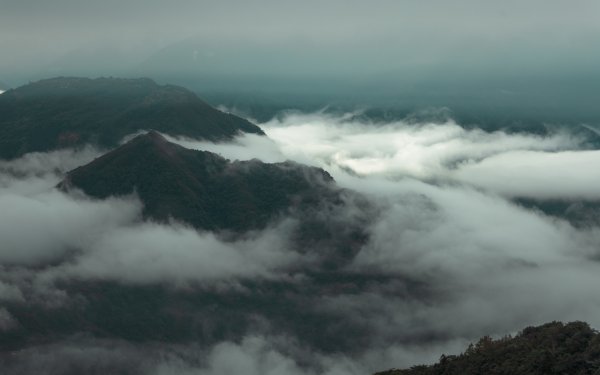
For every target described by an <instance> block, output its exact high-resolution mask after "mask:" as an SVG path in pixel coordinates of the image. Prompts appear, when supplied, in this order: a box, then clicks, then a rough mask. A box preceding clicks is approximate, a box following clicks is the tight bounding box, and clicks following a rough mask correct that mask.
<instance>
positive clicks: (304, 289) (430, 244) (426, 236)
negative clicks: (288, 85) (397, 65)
mask: <svg viewBox="0 0 600 375" xmlns="http://www.w3.org/2000/svg"><path fill="white" fill-rule="evenodd" d="M261 127H262V128H263V129H264V130H265V132H266V133H267V134H268V135H269V137H271V139H267V138H265V137H258V136H253V135H245V136H240V137H238V138H237V139H235V140H234V141H233V142H230V143H217V144H213V143H210V142H198V141H193V140H189V139H181V138H170V139H171V140H174V141H175V142H177V143H179V144H181V145H183V146H184V147H188V148H193V149H201V150H207V151H212V152H216V153H219V154H221V155H223V156H224V157H226V158H229V159H232V160H248V159H252V158H259V159H261V160H263V161H265V162H279V161H282V160H285V159H292V160H295V161H298V162H302V163H306V164H310V165H315V166H320V167H323V168H325V169H326V170H327V171H328V172H330V173H331V174H332V175H333V176H334V177H335V179H336V181H337V183H338V184H339V185H340V186H342V187H344V188H347V189H350V190H352V191H355V192H357V193H358V194H359V195H360V196H361V199H357V200H352V199H347V200H346V201H345V202H344V206H343V208H336V209H335V210H331V211H323V212H322V213H321V215H322V217H321V218H320V219H321V221H320V222H335V223H340V222H342V221H340V220H342V219H341V218H343V220H345V221H343V223H346V222H347V223H348V225H350V224H354V225H357V226H360V227H362V228H364V229H365V232H366V234H367V236H366V238H365V239H364V242H363V243H361V244H360V245H359V246H357V252H356V254H352V255H353V257H352V258H351V259H349V261H348V262H345V263H343V265H341V266H339V267H340V268H339V269H334V270H330V271H328V272H331V273H326V272H325V273H324V274H323V275H318V274H317V275H315V274H316V273H318V272H320V270H317V269H315V268H314V267H313V266H314V262H313V261H314V254H315V253H317V254H318V253H319V251H321V250H322V249H320V248H318V246H321V244H320V243H318V242H317V243H315V244H314V246H315V249H312V253H311V254H305V253H300V252H296V251H295V250H294V249H295V248H294V246H293V244H292V242H291V241H293V239H294V238H293V235H292V233H294V229H295V228H296V226H297V225H298V223H297V222H296V221H295V220H293V219H290V218H287V219H286V218H284V219H283V220H282V221H280V222H278V223H274V224H273V225H272V226H270V227H268V228H266V229H264V230H262V231H256V232H250V233H247V234H246V235H244V236H240V237H237V238H235V239H226V238H224V237H223V236H221V235H216V234H213V233H206V232H198V231H196V230H194V229H192V228H189V227H186V226H185V225H182V224H181V223H177V222H172V223H154V222H144V221H142V219H141V217H140V210H141V204H140V202H139V201H137V200H136V198H135V197H134V196H132V197H123V198H119V199H116V198H114V199H108V200H104V201H97V200H91V199H89V198H86V197H84V196H79V195H77V194H74V195H73V194H71V195H68V194H64V193H62V192H59V191H56V190H54V189H53V188H52V187H53V186H54V185H55V184H56V182H57V181H58V180H60V178H61V176H62V173H64V172H63V171H64V170H65V169H66V168H67V167H66V166H67V165H68V167H72V166H73V165H78V164H77V163H78V162H81V161H82V160H84V159H86V158H87V159H89V158H90V157H91V158H93V157H94V156H93V155H95V154H94V152H90V153H89V154H85V155H87V156H85V157H81V158H80V157H77V156H73V155H75V154H69V152H66V153H65V154H61V155H63V156H65V155H66V156H65V159H61V157H62V156H60V155H58V154H55V158H54V159H52V157H49V158H47V160H48V162H47V163H46V162H44V154H39V155H37V156H35V157H34V156H32V155H30V156H27V158H25V159H20V160H19V161H16V162H11V163H4V164H2V165H1V167H0V205H1V206H2V207H3V210H2V212H0V224H1V225H0V237H1V238H3V243H2V244H1V245H0V249H1V251H0V262H1V263H2V264H3V267H4V268H3V271H5V272H2V277H1V278H0V302H2V303H4V304H6V306H7V307H6V308H4V307H3V308H4V309H5V310H4V311H6V314H5V315H6V316H5V318H6V319H4V320H5V321H6V322H8V323H6V326H7V327H17V326H18V324H19V321H18V316H17V315H15V314H13V312H12V310H11V308H12V307H11V306H13V305H14V304H19V303H20V304H23V303H30V302H25V301H29V300H32V301H33V300H35V299H34V298H32V296H34V295H39V294H44V293H45V295H46V296H49V295H52V296H56V297H52V298H50V299H51V300H59V299H60V298H65V299H66V300H68V299H69V298H73V296H71V295H69V293H68V291H65V292H63V294H60V292H62V290H61V285H62V284H61V283H63V282H65V281H67V282H68V281H73V280H76V281H84V282H87V281H90V280H92V281H97V280H101V281H106V282H113V283H117V284H127V285H128V286H130V287H140V286H144V285H157V284H161V285H163V284H166V285H169V286H176V287H185V288H182V289H186V288H188V289H190V290H194V291H195V292H194V293H200V294H195V296H200V295H201V293H202V287H204V286H206V285H214V284H215V283H219V282H228V281H233V282H236V281H240V282H241V283H244V282H246V284H244V291H243V296H245V297H247V298H250V299H251V300H253V301H257V302H256V303H257V304H258V305H260V303H262V302H260V301H264V300H265V299H266V300H269V301H270V303H271V304H273V306H275V307H273V309H270V308H267V307H264V306H263V307H262V310H261V309H260V308H256V309H253V308H254V307H255V306H254V305H253V307H252V308H250V307H246V306H245V305H243V302H240V305H239V306H244V307H243V308H240V310H239V311H235V312H234V313H232V312H231V310H227V313H228V314H229V315H227V314H225V313H223V317H219V319H223V320H224V322H223V323H227V325H234V324H236V323H239V321H250V322H252V324H249V325H248V326H244V325H242V327H245V328H244V329H245V331H240V332H236V333H235V334H233V333H232V334H231V337H225V338H220V339H219V340H217V341H216V342H213V341H211V342H210V344H206V343H203V342H198V343H188V344H185V345H183V344H181V345H180V344H173V346H170V347H168V348H166V347H160V348H156V347H155V348H152V349H150V348H149V347H143V348H136V349H134V348H132V347H131V346H128V345H129V344H127V343H124V342H119V344H118V345H121V347H123V348H127V349H123V350H124V351H126V352H129V351H130V353H133V354H131V355H132V358H138V359H140V361H139V363H138V362H135V361H134V362H135V363H137V364H135V365H132V366H134V367H135V366H138V365H139V366H138V367H135V369H141V370H139V371H140V373H151V374H152V373H154V374H164V375H167V374H175V373H177V374H187V373H189V374H192V373H194V374H196V373H198V374H217V373H219V374H227V373H234V372H235V373H237V372H240V371H242V372H245V373H250V374H254V373H256V374H259V373H261V374H279V373H286V374H303V375H309V374H311V375H312V374H332V375H333V374H342V373H349V374H365V373H369V372H374V371H376V370H383V369H386V368H390V367H407V366H410V365H413V364H417V363H422V362H431V361H434V360H435V359H437V358H438V357H439V355H440V354H441V353H457V352H459V351H460V350H462V349H464V347H465V346H466V345H467V343H468V342H469V341H472V340H476V339H477V338H478V337H480V336H482V335H486V334H492V335H499V336H500V335H504V334H507V333H514V332H516V331H517V330H519V329H522V328H523V327H525V326H527V325H532V324H540V323H543V322H547V321H551V320H585V321H588V322H589V323H591V324H592V325H593V326H595V327H600V320H599V319H598V316H600V301H599V300H598V298H597V297H596V295H597V291H596V289H597V288H595V285H597V284H598V282H600V276H598V275H600V263H599V262H598V261H597V259H598V257H599V254H600V252H599V251H598V249H599V248H600V228H598V227H597V225H596V224H594V223H590V224H589V225H587V226H585V227H574V226H573V225H571V224H570V223H569V222H568V221H566V220H564V219H563V218H561V217H552V216H548V215H546V214H544V213H542V212H541V211H539V210H532V209H529V208H527V207H524V206H522V205H519V204H517V203H515V201H514V198H519V197H526V198H533V199H536V200H547V199H563V200H571V201H573V202H580V203H581V202H583V203H582V204H586V202H587V201H592V200H596V199H598V198H600V196H599V195H598V194H599V193H598V192H596V191H595V186H597V185H598V184H597V182H600V178H599V175H598V173H597V172H596V169H597V168H596V169H594V167H593V166H594V165H595V164H597V163H596V160H597V159H598V158H599V157H600V156H599V154H598V151H596V150H590V149H586V147H588V146H586V145H587V143H586V141H587V140H586V139H584V138H582V136H581V135H573V134H571V133H569V132H568V131H567V130H564V131H556V132H549V133H548V134H547V135H544V136H541V135H535V134H528V133H514V134H513V133H506V132H502V131H496V132H485V131H483V130H477V129H472V130H469V129H464V128H462V127H461V126H459V125H458V124H456V123H454V122H452V121H448V122H445V123H442V124H427V123H417V124H413V123H408V122H402V121H398V122H394V123H390V124H370V123H364V122H360V121H358V120H356V116H354V114H348V115H345V116H334V115H330V114H324V113H317V114H290V115H284V116H281V117H278V118H277V119H274V120H272V121H270V122H268V123H265V124H262V125H261ZM69 155H70V156H69ZM78 155H82V154H78ZM28 158H29V159H28ZM53 160H54V161H53ZM75 160H79V161H78V162H76V161H75ZM357 196H358V195H357ZM360 202H368V204H361V203H360ZM340 207H342V206H340ZM369 210H371V211H369ZM373 212H375V213H373ZM343 223H342V224H343ZM342 224H340V225H339V226H340V227H344V225H345V224H344V225H342ZM329 250H330V249H329ZM329 250H328V251H329ZM338 250H339V251H344V249H338ZM42 265H43V267H41V266H42ZM332 275H333V276H332ZM319 277H321V279H319ZM252 283H256V284H252ZM260 283H262V284H260ZM270 283H271V284H270ZM257 285H258V286H257ZM198 286H200V287H199V288H197V287H198ZM44 288H46V289H44ZM32 290H36V291H37V292H36V293H38V294H35V293H34V292H33V291H32ZM52 293H55V294H52ZM211 293H222V294H219V296H223V298H225V297H227V298H229V299H228V300H229V301H236V300H237V298H238V297H240V294H235V293H237V291H236V292H232V289H231V288H223V289H222V290H220V291H214V290H213V291H212V292H211ZM61 296H62V297H61ZM213 297H214V296H212V297H211V298H213ZM36 298H39V297H36ZM11 304H13V305H11ZM232 306H234V307H231V306H228V307H227V308H228V309H234V308H236V306H238V305H235V304H233V305H232ZM299 306H301V307H302V311H301V312H298V311H297V310H298V309H299ZM278 308H279V309H281V310H277V309H278ZM246 309H247V310H246ZM1 311H2V310H0V316H2V312H1ZM281 316H284V317H285V319H283V318H281ZM11 319H12V320H11ZM279 319H282V320H279ZM310 319H315V320H310ZM282 321H285V323H282ZM10 322H13V323H14V325H10V324H9V323H10ZM258 322H260V323H258ZM306 322H313V323H314V322H331V324H330V325H326V324H325V325H324V326H323V327H321V326H319V327H317V328H314V329H313V330H314V331H317V330H319V329H321V328H323V330H325V331H326V332H312V331H311V330H308V331H311V332H307V329H306V327H307V324H308V326H310V327H312V325H311V324H309V323H306ZM13 323H11V324H13ZM207 324H208V323H207ZM11 329H12V328H11ZM274 333H276V334H277V335H279V336H277V335H275V334H274ZM320 334H321V335H329V336H330V337H327V340H328V342H327V343H322V342H321V344H322V345H321V346H319V343H320V341H319V340H321V338H322V337H323V336H319V335H320ZM311 335H312V336H311ZM329 340H330V341H329ZM333 342H335V344H336V345H332V344H331V343H333ZM196 344H197V346H196ZM56 345H57V346H55V347H45V348H41V347H38V348H37V349H35V348H29V349H23V350H22V351H20V352H19V354H17V356H16V357H15V358H30V357H31V356H33V354H32V353H38V354H40V353H42V354H43V353H46V354H45V355H41V356H40V357H39V358H42V359H44V358H45V359H46V360H48V361H50V358H51V356H50V354H48V353H54V354H53V355H54V356H58V357H60V358H63V359H65V361H73V362H74V363H79V361H84V362H85V363H88V362H86V361H88V360H89V359H88V358H91V357H93V355H91V354H90V353H100V354H98V355H97V356H96V358H100V357H102V358H106V361H108V362H110V361H111V360H113V359H114V357H113V356H114V355H117V354H116V352H115V351H111V350H109V349H108V347H107V344H106V343H99V342H98V341H93V342H87V343H85V344H82V343H79V344H72V343H62V344H60V345H59V344H58V343H57V344H56ZM111 345H112V344H111ZM144 345H150V344H147V343H146V344H144ZM328 345H329V346H328ZM108 346H110V345H108ZM98 347H100V349H99V348H98ZM331 347H336V348H338V350H337V351H332V350H331ZM65 348H66V349H65ZM78 348H79V349H78ZM36 350H37V352H36ZM77 350H80V351H79V352H78V351H77ZM27 353H29V354H27ZM74 353H75V354H74ZM90 356H91V357H90ZM111 358H113V359H111ZM142 358H152V360H151V361H150V362H149V363H146V364H144V365H142V364H141V362H142V360H141V359H142ZM17 362H18V361H17ZM113 362H114V363H118V364H123V365H124V363H125V362H121V361H120V360H114V361H113ZM37 363H41V362H39V361H38V362H37ZM13 365H14V366H17V365H16V364H14V361H13ZM19 366H25V365H24V364H19ZM57 366H58V365H57ZM81 366H82V367H80V368H82V369H89V367H86V366H87V365H81ZM107 366H108V365H107ZM124 366H125V365H124ZM11 368H19V367H18V366H17V367H11ZM23 368H25V367H23ZM31 368H33V367H31ZM36 368H38V367H36ZM39 368H42V369H43V368H44V367H43V366H41V365H40V366H39ZM48 368H51V367H48ZM57 368H60V367H57ZM98 368H99V369H100V368H112V367H110V366H108V367H102V366H99V367H98ZM136 371H137V370H136ZM92 372H93V371H92ZM8 373H10V372H8ZM13 373H18V371H13ZM41 373H43V371H42V372H41ZM134 373H135V372H134Z"/></svg>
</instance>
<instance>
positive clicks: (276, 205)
mask: <svg viewBox="0 0 600 375" xmlns="http://www.w3.org/2000/svg"><path fill="white" fill-rule="evenodd" d="M59 186H60V188H62V189H69V188H73V187H75V188H79V189H81V190H83V192H85V193H86V194H87V195H89V196H92V197H96V198H101V199H102V198H107V197H109V196H123V195H128V194H133V193H135V194H137V196H138V197H139V199H140V200H141V201H142V202H143V204H144V211H143V213H144V216H145V217H147V218H151V219H153V220H158V221H167V220H169V219H175V220H178V221H181V222H184V223H187V224H189V225H192V226H194V227H195V228H198V229H205V230H232V231H244V230H249V229H257V228H262V227H264V226H265V225H266V224H267V223H268V222H269V221H271V220H273V219H275V218H276V217H277V216H278V214H281V213H283V212H284V211H286V210H289V209H292V208H298V209H305V208H306V207H309V206H311V205H316V204H318V203H319V202H320V201H321V200H322V199H325V198H326V197H327V199H332V198H333V197H335V195H336V188H335V184H334V181H333V179H332V178H331V176H330V175H329V174H328V173H327V172H325V171H323V170H321V169H319V168H314V167H307V166H303V165H300V164H296V163H293V162H284V163H274V164H267V163H262V162H260V161H258V160H250V161H234V162H230V161H229V160H227V159H224V158H223V157H221V156H219V155H217V154H214V153H211V152H205V151H197V150H190V149H186V148H184V147H181V146H179V145H176V144H174V143H170V142H168V141H167V140H166V139H165V138H164V137H163V136H162V135H160V134H159V133H158V132H156V131H151V132H148V133H146V134H144V135H139V136H137V137H135V138H134V139H132V140H131V141H129V142H128V143H126V144H125V145H123V146H121V147H118V148H117V149H115V150H113V151H111V152H108V153H107V154H105V155H103V156H102V157H99V158H98V159H96V160H94V161H92V162H91V163H89V164H87V165H85V166H82V167H79V168H77V169H75V170H73V171H71V172H69V173H68V174H67V177H66V178H65V180H64V181H63V182H62V183H61V184H60V185H59Z"/></svg>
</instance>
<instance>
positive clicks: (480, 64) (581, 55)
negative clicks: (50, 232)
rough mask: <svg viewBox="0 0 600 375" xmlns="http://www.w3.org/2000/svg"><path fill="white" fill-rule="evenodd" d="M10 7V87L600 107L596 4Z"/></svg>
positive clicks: (4, 16) (6, 72)
mask: <svg viewBox="0 0 600 375" xmlns="http://www.w3.org/2000/svg"><path fill="white" fill-rule="evenodd" d="M0 6H1V8H2V12H0V51H1V52H2V59H1V61H0V81H2V82H4V85H5V86H17V85H20V84H23V83H26V82H28V81H30V80H36V79H40V78H48V77H51V76H56V75H86V76H106V75H116V76H127V77H136V76H149V77H151V78H155V79H157V80H159V81H161V82H171V83H177V84H182V85H184V86H186V87H190V88H192V89H194V90H196V91H204V92H209V91H227V92H250V93H255V92H271V93H272V92H286V93H302V94H304V95H314V94H317V93H319V92H320V93H329V94H332V95H334V96H335V95H337V96H341V95H344V96H362V97H367V96H375V97H378V98H380V99H381V98H388V99H389V98H390V97H398V96H400V95H405V96H410V97H413V98H414V97H419V98H421V99H423V100H430V102H431V103H433V104H434V105H439V104H440V103H441V104H444V103H449V102H451V99H452V97H453V96H459V97H460V98H461V99H465V98H471V99H473V97H477V96H484V97H485V96H486V95H487V96H491V97H492V99H493V100H496V101H502V100H504V101H508V102H509V103H513V104H514V103H517V104H518V103H520V102H522V101H523V100H534V101H535V100H536V98H537V102H539V103H543V102H544V100H545V101H546V102H547V101H548V97H549V96H550V97H551V98H552V100H553V104H554V103H555V102H556V101H559V100H562V101H563V102H565V103H563V104H565V105H567V104H569V103H570V104H571V105H572V106H573V108H575V107H577V106H578V107H577V108H580V109H581V108H585V109H586V110H590V108H589V106H587V107H586V106H583V104H581V103H580V104H576V102H581V101H582V100H583V101H584V102H585V101H586V98H587V100H588V101H589V100H591V99H589V97H590V95H592V94H594V93H595V92H597V88H598V85H599V84H600V79H599V77H598V75H597V73H596V69H595V67H596V66H598V64H599V63H600V48H598V40H600V38H599V37H600V26H599V25H600V5H599V4H598V2H596V1H592V0H589V1H588V0H579V1H562V0H555V1H550V2H549V1H542V0H529V1H513V0H510V1H502V2H493V1H474V0H458V1H452V2H448V1H441V0H428V1H418V2H417V1H406V0H401V1H391V0H378V1H375V2H365V1H356V0H350V1H341V0H328V1H318V2H317V1H302V2H297V1H273V0H259V1H253V2H246V1H233V0H225V1H187V0H177V1H171V2H168V3H167V2H163V1H156V0H149V1H141V0H126V1H114V0H109V1H104V2H101V3H98V2H93V1H75V0H57V1H52V2H47V1H34V0H24V1H16V0H2V1H1V2H0ZM594 95H595V94H594ZM440 96H441V97H442V99H439V97H440ZM574 96H576V98H574ZM541 97H543V98H541ZM436 98H438V99H436ZM594 98H595V96H594ZM492 99H490V100H492Z"/></svg>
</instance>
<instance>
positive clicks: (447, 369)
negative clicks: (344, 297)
mask: <svg viewBox="0 0 600 375" xmlns="http://www.w3.org/2000/svg"><path fill="white" fill-rule="evenodd" d="M599 371H600V333H598V332H597V331H595V330H593V329H591V328H590V326H589V325H588V324H587V323H582V322H573V323H567V324H563V323H560V322H552V323H547V324H544V325H541V326H539V327H528V328H525V329H524V330H523V331H521V332H520V333H519V334H518V335H517V336H515V337H510V336H507V337H504V338H501V339H498V340H493V339H491V338H490V337H489V336H485V337H483V338H482V339H480V340H479V342H478V343H477V344H475V345H473V344H471V345H470V346H469V348H468V349H467V350H466V351H465V352H464V353H463V354H460V355H458V356H446V355H442V357H441V358H440V361H439V362H438V363H436V364H434V365H432V366H424V365H421V366H414V367H412V368H411V369H408V370H390V371H385V372H380V373H377V374H376V375H441V374H444V375H454V374H456V375H475V374H477V375H479V374H489V375H494V374H522V375H525V374H531V375H534V374H539V375H550V374H569V375H583V374H598V373H599Z"/></svg>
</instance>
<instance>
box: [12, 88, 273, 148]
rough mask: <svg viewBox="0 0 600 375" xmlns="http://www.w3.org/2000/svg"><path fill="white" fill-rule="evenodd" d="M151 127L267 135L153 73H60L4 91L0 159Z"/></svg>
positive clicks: (216, 135)
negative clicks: (115, 75) (121, 75)
mask: <svg viewBox="0 0 600 375" xmlns="http://www.w3.org/2000/svg"><path fill="white" fill-rule="evenodd" d="M148 129H155V130H157V131H160V132H163V133H166V134H169V135H173V136H186V137H190V138H194V139H206V140H211V141H222V140H229V139H232V138H233V137H235V136H236V135H238V134H240V133H250V134H257V135H264V132H263V131H262V130H261V129H260V128H259V127H258V126H256V125H254V124H252V123H250V122H249V121H247V120H245V119H242V118H240V117H237V116H234V115H232V114H228V113H223V112H221V111H219V110H217V109H215V108H213V107H211V106H210V105H208V104H207V103H206V102H204V101H202V100H201V99H200V98H198V97H197V96H196V94H194V93H192V92H191V91H189V90H187V89H185V88H183V87H179V86H174V85H158V84H157V83H155V82H154V81H153V80H151V79H149V78H137V79H123V78H96V79H89V78H77V77H57V78H50V79H45V80H41V81H37V82H34V83H30V84H28V85H24V86H21V87H18V88H16V89H10V90H8V91H6V92H4V93H3V94H2V96H0V159H14V158H17V157H19V156H22V155H23V154H25V153H28V152H33V151H38V152H45V151H51V150H55V149H61V148H67V147H77V146H82V145H84V144H86V143H91V144H95V145H97V146H100V147H102V148H112V147H116V146H117V145H118V143H119V141H120V140H121V139H122V138H123V137H124V136H126V135H129V134H132V133H135V132H138V131H140V130H148Z"/></svg>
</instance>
